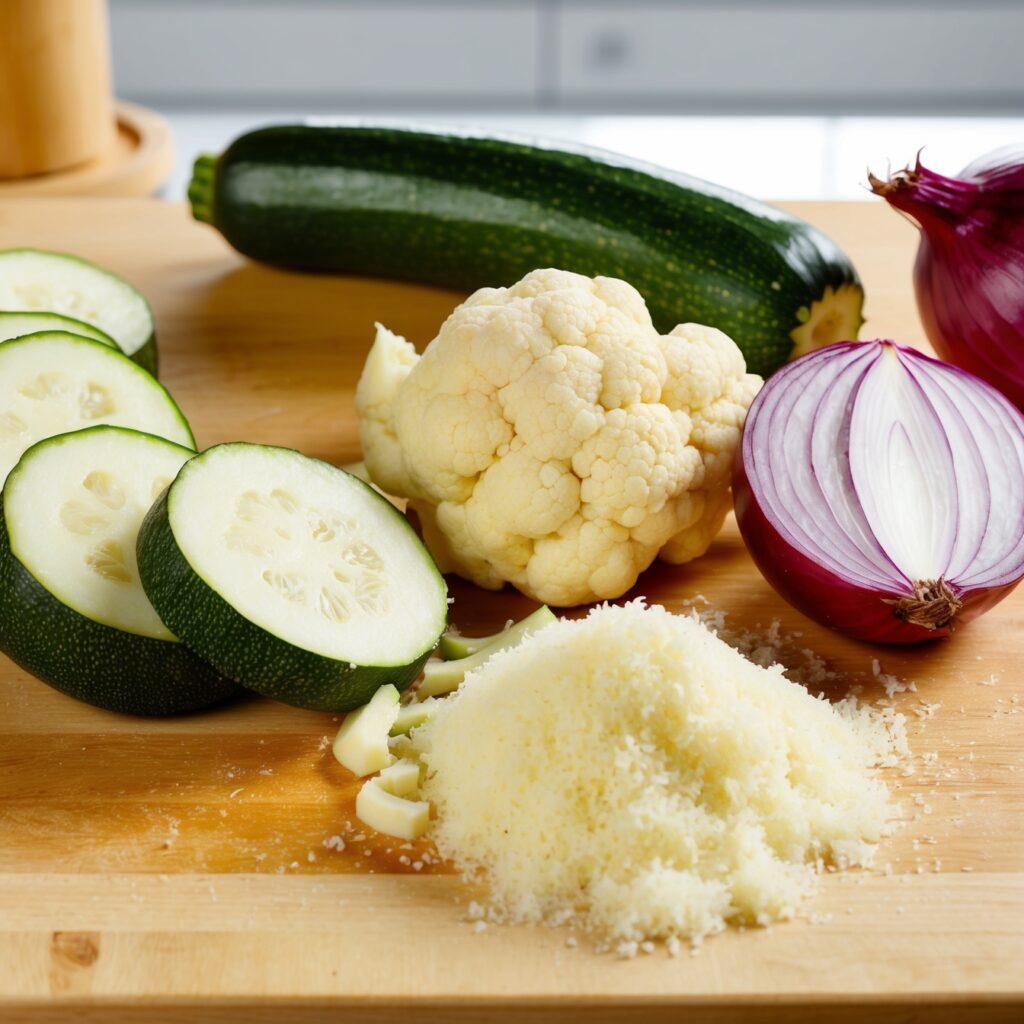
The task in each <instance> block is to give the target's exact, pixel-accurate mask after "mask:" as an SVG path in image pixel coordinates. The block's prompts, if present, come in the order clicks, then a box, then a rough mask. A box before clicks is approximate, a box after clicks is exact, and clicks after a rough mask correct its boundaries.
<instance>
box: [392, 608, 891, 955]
mask: <svg viewBox="0 0 1024 1024" xmlns="http://www.w3.org/2000/svg"><path fill="white" fill-rule="evenodd" d="M411 743H412V745H413V746H414V748H415V753H417V754H418V755H419V756H420V757H421V758H422V760H423V762H424V763H425V765H426V768H427V771H426V776H425V779H424V783H423V790H422V796H423V798H424V799H428V800H430V801H431V802H432V803H433V805H434V807H435V809H436V812H437V820H436V822H435V823H434V826H433V829H432V837H433V839H434V841H435V843H436V845H437V847H438V850H439V851H440V853H441V854H442V855H443V856H445V857H447V858H449V859H450V860H452V861H453V862H455V863H456V864H457V865H458V866H459V867H460V868H461V869H462V870H463V871H464V872H465V873H466V874H467V875H469V876H478V875H482V876H483V877H484V878H485V879H486V881H487V883H488V885H489V887H490V901H489V904H488V907H487V913H488V916H489V917H490V918H491V919H494V920H515V921H528V922H535V923H540V922H547V923H552V922H553V923H571V924H574V925H577V926H580V927H582V928H585V929H588V930H590V931H592V932H595V933H597V934H598V935H599V936H601V937H602V939H604V940H609V941H612V942H615V943H618V944H619V946H620V948H621V947H622V946H631V945H632V944H635V943H644V942H647V941H649V940H651V939H656V938H664V939H667V940H668V941H669V942H670V943H678V939H679V938H680V937H683V938H688V939H690V940H694V941H699V940H700V939H701V938H702V937H703V936H705V935H708V934H710V933H713V932H717V931H720V930H721V929H722V928H724V927H725V924H726V922H727V921H730V920H736V921H742V922H748V923H757V924H768V923H770V922H771V921H774V920H778V919H782V918H786V917H790V916H792V915H793V914H794V912H795V910H796V908H797V905H798V904H799V902H800V900H801V899H802V898H803V897H804V896H806V895H807V894H808V893H809V892H810V891H811V889H812V888H813V886H814V879H815V871H816V870H820V869H821V868H822V867H823V865H824V863H825V862H828V861H831V862H833V863H835V864H837V865H839V866H849V865H856V864H865V863H867V862H868V861H869V860H870V857H871V855H872V853H873V851H874V844H876V843H877V842H878V841H879V840H880V839H881V838H882V836H883V835H885V834H886V833H887V832H888V831H889V830H890V820H891V818H892V817H893V815H894V813H895V811H894V808H893V805H892V804H891V802H890V795H889V792H888V789H887V787H886V786H885V784H884V783H883V782H882V781H881V780H880V779H879V778H877V777H876V775H875V768H876V767H877V766H879V765H881V764H889V763H892V761H893V759H894V757H895V755H894V750H897V749H898V748H900V746H901V745H902V746H903V747H904V749H905V734H903V732H902V719H900V718H898V717H894V716H893V715H892V714H891V713H890V714H888V716H887V717H882V716H880V715H877V714H875V713H874V712H873V711H872V710H871V709H870V708H868V707H866V706H864V705H862V704H858V703H857V702H856V701H855V700H851V699H847V700H846V701H844V702H842V703H841V704H840V705H835V706H833V705H831V704H829V703H828V702H827V701H826V700H824V699H820V698H815V697H812V696H811V695H810V694H808V692H807V691H806V690H805V689H804V688H803V687H801V686H799V685H797V684H795V683H792V682H790V681H789V680H788V679H786V677H785V676H784V675H783V673H782V669H781V668H780V667H778V666H776V667H773V668H769V669H766V668H762V667H760V666H758V665H755V664H753V663H752V662H750V661H748V660H747V659H746V658H744V657H743V655H742V654H740V653H739V652H738V651H736V650H734V649H733V648H731V647H729V646H728V645H727V644H726V643H725V642H724V641H722V640H720V639H719V638H718V637H717V636H716V635H715V634H714V633H712V632H711V631H709V630H708V629H707V628H706V627H705V626H704V625H703V624H702V623H700V622H699V621H697V619H695V618H694V617H691V616H687V617H683V616H678V615H672V614H671V613H669V612H667V611H665V610H664V609H662V608H658V607H651V608H648V607H646V606H644V604H643V603H642V602H640V601H636V602H632V603H631V604H628V605H626V606H624V607H616V606H608V605H603V606H600V607H598V608H595V609H593V610H592V611H591V613H590V614H589V615H588V617H587V618H586V619H582V620H576V621H571V620H562V621H560V622H559V623H557V624H555V625H551V626H548V627H547V628H546V629H544V630H542V631H541V632H539V633H538V634H536V635H534V636H533V637H531V638H530V639H529V640H528V641H527V642H525V643H523V644H521V645H520V646H519V647H515V648H512V649H510V650H508V651H505V652H502V653H500V654H496V655H494V656H493V657H492V658H491V659H490V660H488V661H487V662H486V664H485V665H484V666H483V667H482V668H481V669H479V670H477V671H476V672H474V673H473V674H471V675H469V676H467V679H466V682H465V683H464V684H463V686H462V687H461V688H460V689H459V690H458V692H457V693H456V694H455V695H453V696H452V697H450V698H448V699H447V700H446V701H444V702H442V703H441V705H440V706H439V707H438V708H437V710H436V712H435V714H434V716H433V718H431V719H430V720H429V721H428V722H427V723H426V724H424V725H423V726H421V727H420V728H418V729H416V730H414V731H413V733H412V738H411Z"/></svg>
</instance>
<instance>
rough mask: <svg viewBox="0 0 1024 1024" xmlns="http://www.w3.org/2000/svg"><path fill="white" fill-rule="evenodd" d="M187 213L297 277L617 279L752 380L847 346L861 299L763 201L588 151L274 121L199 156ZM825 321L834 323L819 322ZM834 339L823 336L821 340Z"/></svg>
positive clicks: (832, 263) (839, 264)
mask: <svg viewBox="0 0 1024 1024" xmlns="http://www.w3.org/2000/svg"><path fill="white" fill-rule="evenodd" d="M189 196H190V198H191V200H192V206H193V213H194V215H195V216H196V217H197V219H200V220H206V221H209V222H210V223H212V224H213V225H214V226H215V227H216V228H217V229H218V230H219V231H220V232H221V233H222V234H223V235H224V237H225V238H226V239H227V240H228V242H230V243H231V245H233V246H234V247H235V248H236V249H237V250H238V251H239V252H241V253H243V254H244V255H246V256H249V257H251V258H252V259H255V260H260V261H263V262H267V263H272V264H277V265H279V266H284V267H294V268H299V269H305V270H319V271H340V272H344V273H355V274H367V275H376V276H384V277H396V278H403V279H407V280H414V281H420V282H424V283H428V284H436V285H443V286H446V287H451V288H458V289H463V290H467V291H469V290H473V289H476V288H479V287H483V286H500V285H510V284H513V283H514V282H515V281H517V280H519V279H520V278H521V277H522V276H523V275H524V274H526V273H527V272H528V271H530V270H533V269H536V268H537V267H548V266H550V267H558V268H561V269H563V270H571V271H576V272H578V273H581V274H586V275H588V276H597V275H605V276H611V277H618V278H622V279H623V280H626V281H628V282H629V283H630V284H632V285H634V286H635V287H636V288H637V289H638V290H639V291H640V292H641V294H642V295H643V296H644V298H645V299H646V300H647V304H648V307H649V309H650V311H651V315H652V317H653V320H654V323H655V326H656V327H657V328H658V329H659V331H662V332H666V331H669V330H671V328H672V327H674V326H675V325H676V324H678V323H684V322H688V321H697V322H700V323H706V324H710V325H713V326H715V327H718V328H720V329H721V330H723V331H725V332H726V333H727V334H728V335H730V337H732V338H733V339H734V340H735V341H736V342H737V344H738V345H739V346H740V348H741V349H742V350H743V352H744V355H745V356H746V359H747V367H748V369H749V370H751V371H752V372H756V373H761V374H768V373H770V372H772V371H773V370H775V369H777V368H778V367H779V366H780V365H781V364H782V363H783V362H785V361H786V360H787V359H788V358H789V357H790V355H791V354H792V353H793V350H794V347H795V345H797V343H798V342H799V345H800V346H801V347H806V346H807V341H806V340H804V339H802V338H799V337H797V336H795V335H794V334H793V332H794V331H797V330H798V329H799V327H800V325H801V324H803V323H805V322H806V321H807V320H808V318H809V317H811V316H812V310H813V309H814V303H816V302H818V303H821V302H825V303H826V305H828V306H830V307H831V306H832V305H835V303H833V301H832V299H830V298H829V296H830V295H831V294H832V293H834V292H835V291H836V290H837V289H842V295H843V299H842V302H841V303H840V304H839V306H838V308H837V309H835V310H834V316H833V315H831V314H830V318H826V319H829V324H828V325H827V326H826V327H824V328H821V329H819V330H816V331H815V332H814V341H813V344H814V345H815V346H817V345H820V344H826V343H828V342H830V341H836V340H840V339H845V338H846V337H847V336H852V337H855V336H856V332H857V330H858V329H859V327H860V323H861V316H860V311H861V305H862V301H863V291H862V289H861V286H860V282H859V280H858V277H857V274H856V271H855V270H854V268H853V266H852V264H851V263H850V261H849V259H847V257H846V256H845V255H844V254H843V253H842V252H841V250H840V249H839V248H838V247H837V246H836V245H835V243H833V242H832V241H831V240H830V239H828V238H827V237H826V236H825V235H823V234H822V233H821V232H819V231H818V230H817V229H815V228H813V227H811V226H810V225H809V224H807V223H805V222H803V221H801V220H799V219H797V218H795V217H792V216H789V215H788V214H785V213H783V212H781V211H779V210H777V209H774V208H773V207H770V206H767V205H765V204H763V203H760V202H757V201H756V200H753V199H750V198H748V197H746V196H742V195H740V194H738V193H735V192H731V191H728V190H726V189H723V188H719V187H717V186H715V185H711V184H708V183H707V182H704V181H701V180H699V179H696V178H690V177H687V176H685V175H681V174H676V173H673V172H670V171H665V170H662V169H660V168H656V167H653V166H649V165H646V164H640V163H635V162H632V161H629V160H628V159H627V158H625V157H620V156H617V155H614V154H610V153H604V152H601V151H597V150H585V149H580V150H578V151H574V150H570V149H549V148H541V147H538V146H533V145H528V144H526V143H525V142H521V141H516V140H513V139H510V138H500V137H483V136H468V135H465V134H457V133H442V132H427V131H414V130H407V129H401V128H393V127H385V126H380V127H372V126H351V127H345V126H338V127H314V126H305V125H284V126H279V127H272V128H265V129H261V130H258V131H255V132H251V133H249V134H247V135H243V136H241V137H240V138H238V139H236V140H235V141H234V142H233V143H232V144H231V145H230V146H229V148H228V149H227V150H226V151H225V152H224V154H223V155H222V156H221V157H220V158H219V159H218V160H216V161H214V160H212V159H211V158H209V157H201V158H200V159H199V161H197V164H196V169H195V174H194V177H193V180H192V186H191V188H190V190H189ZM833 319H834V320H835V323H834V324H832V323H831V320H833ZM832 334H834V335H835V337H832V336H831V335H832Z"/></svg>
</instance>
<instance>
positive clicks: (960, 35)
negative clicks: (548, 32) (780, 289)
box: [556, 0, 1024, 110]
mask: <svg viewBox="0 0 1024 1024" xmlns="http://www.w3.org/2000/svg"><path fill="white" fill-rule="evenodd" d="M937 6H939V5H938V4H935V3H932V4H922V3H911V2H904V3H901V0H890V2H888V3H886V4H881V3H872V2H870V0H859V2H858V0H853V2H847V3H843V4H842V5H840V4H839V3H835V4H831V3H826V2H818V3H814V2H803V3H799V2H798V3H781V4H777V3H767V2H766V3H763V4H756V3H752V2H749V0H748V2H746V3H738V2H737V3H728V4H722V5H718V6H716V5H713V4H710V3H703V4H700V3H697V4H690V3H681V4H675V5H671V6H670V5H667V4H664V3H662V4H658V3H639V4H633V5H631V6H629V7H626V5H621V6H620V5H608V4H600V3H565V4H563V6H562V7H561V9H560V12H559V15H558V18H559V22H558V24H559V31H558V38H559V49H560V65H559V69H558V74H557V84H556V92H557V94H558V97H559V99H560V100H562V101H564V102H568V103H572V102H581V101H582V102H600V101H608V100H612V101H614V100H616V99H619V100H621V99H623V98H627V99H629V98H631V99H634V100H636V99H647V100H652V101H654V102H657V101H658V100H659V99H661V100H680V99H683V100H692V101H694V102H696V103H698V104H699V103H700V102H702V101H703V102H707V103H709V104H710V105H715V104H724V105H728V104H736V105H743V106H745V107H747V108H754V109H756V108H757V107H758V106H759V105H760V106H762V107H763V106H766V105H771V104H778V105H785V104H787V103H789V102H792V103H793V104H794V105H800V106H803V107H807V106H808V105H810V106H815V105H819V106H821V105H824V104H826V103H829V102H838V103H842V102H843V101H847V102H848V103H849V104H850V105H853V106H856V105H863V104H864V103H865V102H867V103H870V104H871V105H873V106H875V107H878V106H880V105H882V104H885V103H887V102H889V101H891V104H892V107H893V108H894V109H896V110H898V109H899V107H900V106H903V105H907V104H908V103H915V104H917V105H920V104H921V103H929V104H930V105H936V106H942V105H944V101H945V100H946V99H947V98H948V99H949V100H950V101H955V102H957V103H959V104H961V105H964V104H969V103H970V102H971V101H972V100H978V101H982V100H985V99H992V98H996V99H999V100H1000V101H1002V102H1006V101H1007V100H1012V99H1013V98H1014V97H1024V61H1021V59H1020V50H1021V45H1022V42H1024V4H1020V3H1012V2H1003V3H999V2H998V0H996V2H988V3H985V2H982V3H980V4H976V5H973V6H970V5H968V4H955V5H954V4H948V3H947V4H945V5H943V6H941V7H939V9H936V7H937Z"/></svg>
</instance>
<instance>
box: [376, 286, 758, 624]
mask: <svg viewBox="0 0 1024 1024" xmlns="http://www.w3.org/2000/svg"><path fill="white" fill-rule="evenodd" d="M760 385H761V379H760V378H759V377H757V376H755V375H754V374H749V373H747V372H746V366H745V364H744V361H743V355H742V353H741V352H740V350H739V349H738V348H737V347H736V345H735V344H734V343H733V342H732V341H731V340H730V339H729V338H728V337H727V336H726V335H724V334H723V333H722V332H721V331H718V330H715V329H714V328H711V327H704V326H702V325H700V324H681V325H680V326H678V327H676V328H675V329H674V330H672V331H671V332H670V333H669V334H667V335H659V334H658V333H657V331H656V330H655V329H654V327H653V325H652V323H651V318H650V314H649V313H648V312H647V307H646V305H645V304H644V300H643V298H642V297H641V296H640V294H639V292H637V291H636V289H634V288H633V287H632V286H630V285H628V284H626V282H624V281H619V280H616V279H615V278H608V277H597V278H593V279H591V278H588V277H583V276H581V275H579V274H571V273H567V272H565V271H561V270H535V271H533V272H532V273H530V274H527V276H526V277H524V278H523V279H522V280H521V281H520V282H519V283H518V284H515V285H513V286H512V287H511V288H482V289H480V290H479V291H477V292H475V293H474V294H473V295H471V296H470V297H469V298H468V299H467V300H466V301H465V302H464V303H463V304H462V305H461V306H459V307H458V308H457V309H456V310H455V311H454V312H453V313H452V314H451V316H449V317H448V319H447V320H446V321H445V323H444V324H443V326H442V327H441V330H440V333H439V334H438V336H437V337H436V338H435V339H434V340H433V341H432V342H431V343H430V344H429V345H428V346H427V348H426V350H425V351H424V353H423V355H422V356H418V355H417V354H416V351H415V349H414V348H413V346H412V345H410V344H409V343H408V342H407V341H405V340H404V339H403V338H400V337H398V336H396V335H394V334H392V333H391V332H390V331H388V330H386V329H385V328H383V327H381V326H380V325H378V327H377V338H376V341H375V343H374V345H373V348H372V350H371V351H370V354H369V356H368V358H367V360H366V365H365V367H364V369H363V374H362V377H361V379H360V381H359V386H358V389H357V391H356V408H357V410H358V413H359V429H360V436H361V440H362V446H363V457H364V459H365V461H366V466H367V469H368V471H369V473H370V476H371V477H372V479H373V482H374V483H375V484H377V485H378V486H379V487H381V488H383V489H384V490H385V491H388V492H389V493H391V494H394V495H399V496H402V497H405V498H408V499H409V504H410V506H411V507H412V508H413V509H414V510H415V511H416V513H417V515H418V516H419V518H420V522H421V525H422V528H423V535H424V540H425V541H426V543H427V546H428V547H429V548H430V550H431V553H432V554H433V556H434V558H435V559H436V560H437V562H438V565H439V567H440V568H441V569H442V571H446V572H447V571H454V572H457V573H459V574H460V575H462V576H465V577H468V578H469V579H471V580H473V581H474V582H475V583H477V584H479V585H480V586H482V587H487V588H491V589H496V588H498V587H500V586H502V584H504V583H505V582H509V583H512V584H513V585H514V586H516V587H517V588H518V589H519V590H521V591H522V592H523V593H525V594H527V595H529V596H530V597H532V598H534V599H535V600H537V601H542V602H545V603H547V604H552V605H562V606H564V605H573V604H580V603H582V602H586V601H598V600H605V599H608V598H615V597H618V596H619V595H621V594H623V593H625V591H627V590H629V588H630V587H632V586H633V584H634V583H635V582H636V579H637V576H638V575H639V574H640V573H641V572H642V571H643V570H644V569H646V568H647V566H649V565H650V564H651V562H652V561H653V560H654V559H655V558H656V557H657V556H658V555H660V556H661V557H662V558H664V559H665V560H666V561H669V562H673V563H681V562H686V561H689V560H690V559H692V558H696V557H697V556H698V555H701V554H703V553H704V552H705V551H706V550H707V547H708V545H709V544H710V543H711V541H712V539H713V538H714V536H715V534H716V533H717V532H718V530H719V529H720V528H721V525H722V521H723V519H724V518H725V515H726V512H727V511H728V509H729V507H730V496H729V480H730V472H731V467H732V460H733V455H734V453H735V450H736V446H737V443H738V441H739V437H740V432H741V429H742V426H743V419H744V417H745V415H746V411H747V407H748V406H749V405H750V402H751V401H752V400H753V397H754V395H755V394H756V393H757V390H758V388H759V387H760Z"/></svg>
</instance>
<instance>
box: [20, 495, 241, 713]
mask: <svg viewBox="0 0 1024 1024" xmlns="http://www.w3.org/2000/svg"><path fill="white" fill-rule="evenodd" d="M0 650H3V652H4V653H5V654H6V655H7V656H8V657H9V658H11V660H12V661H14V662H16V663H17V664H18V665H19V666H21V668H23V669H24V670H25V671H26V672H30V673H31V674H32V675H34V676H36V677H37V678H38V679H41V680H42V681H43V682H45V683H48V684H49V685H50V686H52V687H53V688H54V689H55V690H60V691H61V692H62V693H66V694H68V696H70V697H74V698H76V699H77V700H81V701H85V702H86V703H87V704H93V705H95V706H96V707H99V708H105V709H106V710H108V711H118V712H121V713H123V714H129V715H172V714H179V713H181V712H185V711H197V710H199V709H201V708H206V707H210V706H212V705H214V704H219V703H221V702H222V701H225V700H227V699H228V698H230V697H233V696H236V695H237V694H239V693H240V692H241V690H240V688H239V687H238V686H236V685H235V684H234V683H233V682H231V681H229V680H227V679H225V678H223V677H222V676H220V675H218V674H217V672H215V671H214V670H213V668H211V667H210V666H209V665H207V664H206V663H205V662H203V661H201V660H200V659H199V658H197V657H196V656H195V654H193V653H192V651H190V650H189V649H188V648H187V647H186V646H185V645H184V644H182V643H173V642H172V641H168V640H157V639H155V638H154V637H148V636H139V635H137V634H135V633H125V632H123V631H121V630H119V629H115V628H113V627H112V626H105V625H103V624H102V623H100V622H95V621H94V620H92V619H88V618H86V617H85V616H84V615H81V614H79V613H78V612H76V611H74V610H73V609H71V608H69V607H68V606H67V605H65V604H62V603H61V602H60V601H58V600H57V598H55V597H54V596H53V595H52V594H51V593H50V592H49V591H48V590H46V588H45V587H43V586H42V585H41V584H40V583H39V582H38V581H37V580H36V578H35V577H34V576H33V575H32V574H31V573H30V572H29V571H28V570H27V569H26V568H25V566H24V565H22V563H21V562H20V561H19V560H18V558H17V556H16V555H15V554H14V552H13V551H12V550H11V545H10V538H9V536H8V533H7V518H6V516H5V515H4V514H3V499H2V497H0Z"/></svg>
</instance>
